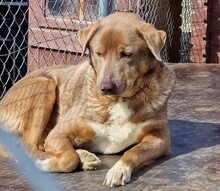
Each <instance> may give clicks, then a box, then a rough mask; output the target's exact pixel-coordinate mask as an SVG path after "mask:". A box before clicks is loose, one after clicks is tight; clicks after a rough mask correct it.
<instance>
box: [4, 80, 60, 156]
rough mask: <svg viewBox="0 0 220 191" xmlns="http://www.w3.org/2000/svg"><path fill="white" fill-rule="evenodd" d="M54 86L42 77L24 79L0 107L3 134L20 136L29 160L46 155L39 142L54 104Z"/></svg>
mask: <svg viewBox="0 0 220 191" xmlns="http://www.w3.org/2000/svg"><path fill="white" fill-rule="evenodd" d="M55 91H56V82H55V81H54V80H53V79H51V78H49V77H44V76H37V77H34V78H28V77H27V78H24V79H22V80H21V81H20V82H18V84H15V85H14V86H13V87H12V88H11V89H10V90H9V91H8V93H7V94H6V95H5V96H4V97H3V99H2V100H1V103H0V121H1V122H2V124H3V126H4V129H5V131H8V132H11V133H13V134H17V135H20V136H21V143H22V145H23V146H24V147H25V148H26V149H27V152H28V154H29V155H30V156H31V157H33V158H34V157H38V156H39V155H44V154H45V153H44V152H42V151H40V150H39V142H40V139H41V137H42V134H43V132H44V130H45V128H46V126H47V123H48V121H49V119H50V115H51V112H52V110H53V106H54V103H55V96H56V95H55V93H56V92H55Z"/></svg>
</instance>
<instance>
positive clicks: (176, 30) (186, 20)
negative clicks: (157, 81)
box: [0, 0, 207, 98]
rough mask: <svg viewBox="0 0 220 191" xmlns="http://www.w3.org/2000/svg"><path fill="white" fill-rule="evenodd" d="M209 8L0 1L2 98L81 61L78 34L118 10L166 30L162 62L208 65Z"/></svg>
mask: <svg viewBox="0 0 220 191" xmlns="http://www.w3.org/2000/svg"><path fill="white" fill-rule="evenodd" d="M205 3H206V0H200V1H196V0H163V1H160V0H41V1H35V0H29V1H27V0H0V20H1V21H0V98H1V97H2V96H3V95H4V94H5V93H6V91H7V90H8V89H9V88H10V87H11V86H12V85H13V84H14V83H15V82H16V81H18V80H19V79H20V78H22V77H23V76H24V75H26V74H27V73H28V72H30V71H33V70H35V69H37V68H40V67H43V66H51V65H58V64H73V63H74V64H77V63H78V62H80V60H79V55H80V53H81V47H80V45H79V43H78V40H77V32H78V30H79V29H80V28H82V27H85V26H88V25H89V24H91V23H93V22H95V21H96V20H97V19H99V18H102V17H105V16H107V15H108V14H110V13H112V12H116V11H123V12H134V13H136V14H139V15H140V16H141V17H142V18H143V19H144V20H146V21H147V22H149V23H152V24H154V25H155V27H156V28H158V29H162V30H164V31H166V33H167V42H166V45H165V47H164V49H163V52H162V57H163V60H164V61H166V62H175V63H178V62H187V63H189V62H200V63H201V62H206V60H205V58H204V49H205V48H204V43H203V42H204V36H205V32H206V31H205V25H203V24H204V19H205V17H206V12H207V11H206V7H205ZM201 10H202V11H201ZM201 18H202V19H201ZM122 19H123V18H122Z"/></svg>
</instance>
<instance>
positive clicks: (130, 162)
mask: <svg viewBox="0 0 220 191" xmlns="http://www.w3.org/2000/svg"><path fill="white" fill-rule="evenodd" d="M165 38H166V35H165V32H163V31H159V30H156V29H155V28H154V27H153V26H152V25H150V24H147V23H146V22H145V21H143V20H142V19H141V18H140V17H139V16H137V15H135V14H131V13H115V14H112V15H110V16H108V17H106V18H105V19H102V20H100V21H97V22H96V23H95V24H93V25H91V26H89V27H87V28H84V29H82V30H81V31H80V32H79V41H80V43H81V45H82V47H83V54H84V53H85V51H86V49H88V50H89V53H90V54H89V59H88V60H87V61H84V62H83V63H82V64H79V65H70V66H58V67H50V68H45V69H39V70H37V71H34V72H32V73H30V74H29V75H27V76H26V77H24V78H23V79H21V80H20V81H19V82H17V83H16V84H15V85H14V86H13V87H12V88H11V89H10V90H9V91H8V92H7V94H6V95H5V96H4V97H3V99H2V100H1V102H0V122H1V123H2V124H3V126H4V127H5V130H6V131H8V132H11V133H14V134H17V135H19V136H21V140H22V144H23V145H24V146H25V148H26V149H27V150H28V153H29V154H30V156H31V157H32V158H33V159H34V161H35V164H36V166H37V167H38V168H39V169H40V170H43V171H46V172H71V171H73V170H74V169H75V168H76V167H77V166H78V164H79V163H80V162H81V164H82V167H83V168H84V169H87V170H92V169H95V168H97V167H98V165H99V164H100V160H99V159H98V157H96V156H95V155H94V154H92V153H90V152H96V153H104V154H113V153H118V152H120V151H122V150H124V149H126V148H128V147H131V148H130V149H129V150H127V151H126V152H125V153H124V155H123V156H122V157H121V159H120V160H119V161H118V162H117V163H116V164H115V165H114V166H113V167H112V168H111V169H110V170H109V171H108V173H107V176H106V178H105V181H104V185H106V186H110V187H113V186H117V185H124V184H125V183H128V182H129V181H130V178H131V174H132V172H134V171H136V170H137V169H138V168H140V167H143V166H144V165H147V164H149V163H151V162H152V161H154V160H155V159H156V158H158V157H160V156H163V155H168V154H170V135H169V130H168V124H167V101H168V98H169V96H170V93H171V90H172V88H173V86H174V81H175V77H174V75H173V73H172V71H171V70H170V69H168V68H167V66H165V65H164V64H163V62H162V61H161V56H160V51H161V49H162V48H163V46H164V43H165ZM89 151H90V152H89Z"/></svg>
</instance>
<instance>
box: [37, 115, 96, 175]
mask: <svg viewBox="0 0 220 191" xmlns="http://www.w3.org/2000/svg"><path fill="white" fill-rule="evenodd" d="M70 120H71V121H68V120H67V119H65V118H64V120H62V122H59V123H58V124H57V125H56V126H55V127H54V128H53V129H52V130H51V131H50V133H49V134H48V136H47V138H46V140H45V144H44V148H45V152H46V153H50V154H51V156H48V157H45V158H39V159H37V160H36V162H35V164H36V166H37V167H38V168H39V169H40V170H42V171H46V172H71V171H73V170H74V169H75V168H76V167H77V166H78V165H79V164H80V163H81V164H82V168H83V169H85V170H93V169H96V168H97V167H98V166H99V164H100V160H99V159H98V158H97V157H96V156H95V155H93V154H92V153H89V152H85V150H78V151H76V150H75V149H74V148H82V147H83V146H86V145H87V144H89V143H90V142H91V141H92V140H93V139H94V138H95V136H96V135H95V132H94V131H93V130H92V129H91V128H90V127H89V126H88V125H87V124H86V122H85V121H84V120H83V119H80V117H79V118H77V119H70ZM83 163H84V164H83ZM83 165H84V166H83Z"/></svg>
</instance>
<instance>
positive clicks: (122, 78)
mask: <svg viewBox="0 0 220 191" xmlns="http://www.w3.org/2000/svg"><path fill="white" fill-rule="evenodd" d="M165 39H166V34H165V32H164V31H160V30H156V29H155V28H154V27H153V26H152V25H150V24H148V23H146V22H145V21H143V20H142V19H141V18H140V17H139V16H137V15H135V14H132V13H114V14H112V15H109V16H108V17H106V18H104V19H102V20H100V21H97V22H96V23H94V24H93V25H91V26H89V27H86V28H84V29H82V30H80V32H79V41H80V43H81V45H82V47H83V54H84V53H85V51H86V49H87V48H88V49H89V52H90V59H91V64H92V66H93V68H94V70H95V71H96V74H97V87H98V90H99V92H100V93H101V94H105V95H119V96H123V97H130V96H133V93H132V92H134V90H133V89H134V88H135V84H136V82H137V80H138V79H140V78H142V77H143V76H144V75H145V74H146V73H147V71H148V70H149V69H151V68H152V67H153V65H155V64H156V63H157V62H158V61H161V56H160V51H161V49H162V48H163V46H164V44H165Z"/></svg>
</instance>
